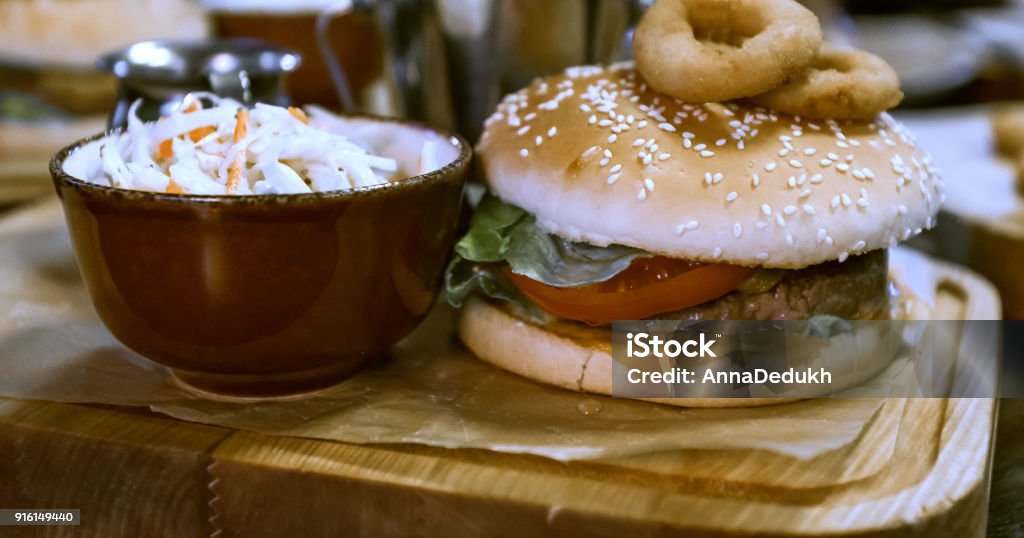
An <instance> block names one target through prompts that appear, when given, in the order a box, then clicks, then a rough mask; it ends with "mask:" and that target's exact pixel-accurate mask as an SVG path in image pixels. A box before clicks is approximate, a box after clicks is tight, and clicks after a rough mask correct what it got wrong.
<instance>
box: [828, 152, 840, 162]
mask: <svg viewBox="0 0 1024 538" xmlns="http://www.w3.org/2000/svg"><path fill="white" fill-rule="evenodd" d="M826 156H827V157H828V158H829V159H832V160H833V161H838V160H839V154H838V153H836V152H834V151H830V152H828V153H827V154H826Z"/></svg>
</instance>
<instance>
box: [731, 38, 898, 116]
mask: <svg viewBox="0 0 1024 538" xmlns="http://www.w3.org/2000/svg"><path fill="white" fill-rule="evenodd" d="M901 100H903V92H901V91H900V79H899V77H898V76H897V75H896V71H894V70H893V68H892V67H890V66H889V64H888V63H886V62H885V60H883V59H881V58H879V57H878V56H875V55H874V54H871V53H869V52H864V51H860V50H851V49H844V48H839V47H836V46H834V45H830V44H828V43H826V44H824V45H823V46H822V47H821V50H820V51H819V52H818V56H817V58H815V59H814V61H813V62H812V63H811V65H810V66H809V67H808V68H807V69H805V70H804V71H803V72H801V73H799V74H797V75H796V76H794V77H793V78H792V79H790V80H789V81H787V82H786V83H785V84H783V85H782V86H779V87H778V88H775V89H774V90H771V91H769V92H766V93H763V94H761V95H757V96H754V97H752V98H750V99H748V101H749V102H750V103H753V104H755V105H760V106H763V107H765V108H770V109H773V110H777V111H779V112H784V113H786V114H792V115H795V116H801V117H805V118H817V119H837V120H845V119H850V120H853V119H870V118H873V117H875V115H877V114H879V113H881V112H885V111H886V110H888V109H890V108H892V107H894V106H896V105H898V104H899V103H900V101H901Z"/></svg>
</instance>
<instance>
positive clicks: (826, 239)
mask: <svg viewBox="0 0 1024 538" xmlns="http://www.w3.org/2000/svg"><path fill="white" fill-rule="evenodd" d="M825 244H826V245H828V246H830V247H831V246H832V245H833V244H835V241H833V240H832V236H831V235H830V236H828V237H826V238H825Z"/></svg>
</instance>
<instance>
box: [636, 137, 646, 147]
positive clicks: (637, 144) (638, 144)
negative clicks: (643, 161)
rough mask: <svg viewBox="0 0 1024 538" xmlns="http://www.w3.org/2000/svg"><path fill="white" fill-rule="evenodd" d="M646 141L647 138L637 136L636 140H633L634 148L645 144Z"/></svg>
mask: <svg viewBox="0 0 1024 538" xmlns="http://www.w3.org/2000/svg"><path fill="white" fill-rule="evenodd" d="M644 142H645V140H644V139H643V138H637V139H636V140H634V141H633V147H634V148H638V147H640V146H642V145H644Z"/></svg>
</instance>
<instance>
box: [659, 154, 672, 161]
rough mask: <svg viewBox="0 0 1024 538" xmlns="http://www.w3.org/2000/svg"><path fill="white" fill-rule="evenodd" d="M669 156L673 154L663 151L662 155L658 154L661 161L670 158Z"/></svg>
mask: <svg viewBox="0 0 1024 538" xmlns="http://www.w3.org/2000/svg"><path fill="white" fill-rule="evenodd" d="M669 157H671V155H669V154H668V153H662V154H661V155H658V160H659V161H666V160H668V158H669Z"/></svg>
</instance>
